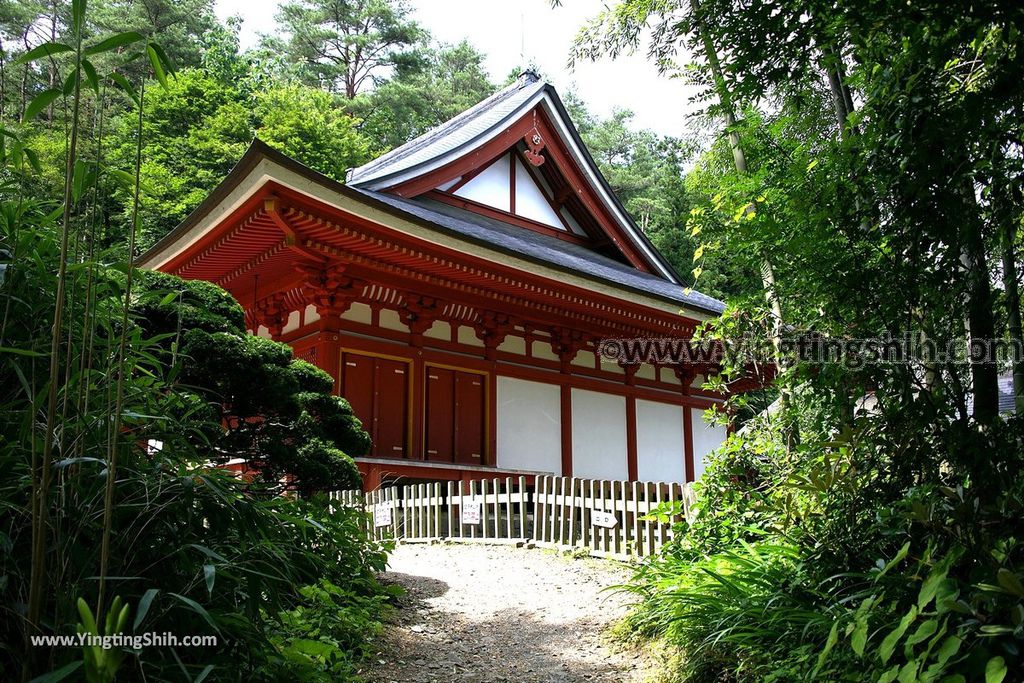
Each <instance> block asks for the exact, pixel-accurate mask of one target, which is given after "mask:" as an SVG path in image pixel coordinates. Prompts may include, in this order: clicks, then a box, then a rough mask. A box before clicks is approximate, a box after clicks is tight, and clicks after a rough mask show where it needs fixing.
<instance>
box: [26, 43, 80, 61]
mask: <svg viewBox="0 0 1024 683" xmlns="http://www.w3.org/2000/svg"><path fill="white" fill-rule="evenodd" d="M74 51H75V48H73V47H71V46H70V45H65V44H64V43H55V42H50V43H43V44H42V45H40V46H38V47H34V48H32V49H31V50H29V51H28V52H26V53H25V54H23V55H22V56H20V57H18V58H17V59H16V60H15V61H14V63H15V64H25V63H27V62H34V61H36V60H37V59H42V58H43V57H51V56H53V55H59V54H61V53H63V52H74Z"/></svg>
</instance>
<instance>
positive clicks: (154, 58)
mask: <svg viewBox="0 0 1024 683" xmlns="http://www.w3.org/2000/svg"><path fill="white" fill-rule="evenodd" d="M146 54H147V55H149V64H150V66H152V67H153V75H154V76H156V80H157V81H159V82H160V85H161V86H163V88H164V90H167V74H166V73H164V67H163V64H161V63H160V56H159V55H158V54H157V51H156V48H155V44H154V43H148V44H147V45H146Z"/></svg>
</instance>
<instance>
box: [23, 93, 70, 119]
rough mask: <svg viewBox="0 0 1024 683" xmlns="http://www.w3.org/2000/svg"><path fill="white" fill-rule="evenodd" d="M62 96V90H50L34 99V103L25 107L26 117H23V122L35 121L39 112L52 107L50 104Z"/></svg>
mask: <svg viewBox="0 0 1024 683" xmlns="http://www.w3.org/2000/svg"><path fill="white" fill-rule="evenodd" d="M60 95H61V92H60V90H57V89H56V88H50V89H49V90H44V91H43V92H41V93H39V94H38V95H36V96H35V97H33V98H32V101H31V102H29V103H28V106H27V107H25V115H24V116H23V117H21V120H22V122H25V121H30V120H32V119H34V118H35V117H36V116H37V115H38V114H39V112H41V111H42V110H44V109H46V108H47V107H48V106H50V103H51V102H53V101H54V100H55V99H57V98H58V97H60Z"/></svg>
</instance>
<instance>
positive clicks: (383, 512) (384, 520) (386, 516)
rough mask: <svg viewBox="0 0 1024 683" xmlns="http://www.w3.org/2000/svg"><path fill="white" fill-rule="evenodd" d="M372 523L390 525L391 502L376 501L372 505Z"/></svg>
mask: <svg viewBox="0 0 1024 683" xmlns="http://www.w3.org/2000/svg"><path fill="white" fill-rule="evenodd" d="M373 525H374V526H391V504H390V503H377V504H376V505H374V506H373Z"/></svg>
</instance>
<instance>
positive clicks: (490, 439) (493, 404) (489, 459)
mask: <svg viewBox="0 0 1024 683" xmlns="http://www.w3.org/2000/svg"><path fill="white" fill-rule="evenodd" d="M497 370H498V364H497V363H491V372H490V374H489V375H487V403H486V409H487V416H486V418H485V419H486V424H487V448H485V449H484V462H483V463H482V464H484V465H490V466H491V467H497V466H498V373H497Z"/></svg>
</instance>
